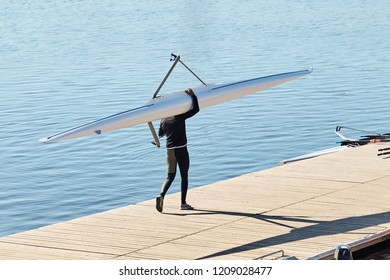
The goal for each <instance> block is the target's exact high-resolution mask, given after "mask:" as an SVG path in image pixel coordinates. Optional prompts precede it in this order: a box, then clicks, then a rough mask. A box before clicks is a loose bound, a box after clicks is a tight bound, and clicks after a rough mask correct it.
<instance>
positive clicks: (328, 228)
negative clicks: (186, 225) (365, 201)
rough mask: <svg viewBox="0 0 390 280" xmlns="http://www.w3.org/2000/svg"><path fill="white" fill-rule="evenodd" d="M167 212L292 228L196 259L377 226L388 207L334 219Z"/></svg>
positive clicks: (387, 214)
mask: <svg viewBox="0 0 390 280" xmlns="http://www.w3.org/2000/svg"><path fill="white" fill-rule="evenodd" d="M166 214H167V215H177V216H188V215H215V214H218V215H221V214H222V215H230V216H236V217H237V216H238V217H244V218H253V219H257V220H261V221H264V222H268V223H273V224H276V225H278V226H282V227H286V228H290V229H291V231H290V232H289V233H287V234H282V235H278V236H274V237H271V238H266V239H262V240H258V241H255V242H251V243H247V244H243V245H240V246H237V247H233V248H230V249H227V250H223V251H220V252H216V253H214V254H211V255H207V256H204V257H201V258H198V260H202V259H210V258H215V257H221V256H225V255H229V254H233V253H240V252H245V251H249V250H253V249H258V248H262V247H269V246H272V245H279V244H283V243H287V242H294V241H298V240H304V239H308V238H313V237H318V236H325V235H332V234H338V233H345V232H348V231H354V230H358V229H362V228H367V227H370V226H376V225H378V224H381V223H383V221H384V220H386V221H390V212H389V211H387V212H383V213H377V214H372V215H366V216H356V217H348V218H343V219H338V220H334V221H321V220H311V219H307V218H305V217H304V216H298V217H286V216H275V215H266V214H251V213H241V212H228V211H208V210H196V212H195V213H194V212H193V213H187V214H181V213H180V214H177V213H175V214H173V213H171V214H169V213H166ZM275 220H276V221H275ZM283 221H292V222H305V223H310V224H312V225H309V226H306V227H302V228H295V227H292V226H289V225H287V224H284V223H283ZM335 245H337V244H335Z"/></svg>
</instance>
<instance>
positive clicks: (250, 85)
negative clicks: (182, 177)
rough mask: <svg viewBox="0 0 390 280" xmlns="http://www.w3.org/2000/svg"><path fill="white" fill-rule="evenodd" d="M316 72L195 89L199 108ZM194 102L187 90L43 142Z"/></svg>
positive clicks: (157, 115) (161, 114) (150, 117)
mask: <svg viewBox="0 0 390 280" xmlns="http://www.w3.org/2000/svg"><path fill="white" fill-rule="evenodd" d="M311 72H312V70H302V71H296V72H288V73H282V74H276V75H270V76H265V77H259V78H254V79H250V80H244V81H239V82H234V83H226V84H220V85H213V86H201V87H197V88H193V91H194V93H195V95H196V96H197V97H198V101H199V107H200V108H206V107H209V106H213V105H216V104H219V103H222V102H226V101H229V100H232V99H236V98H239V97H243V96H246V95H250V94H253V93H256V92H259V91H262V90H265V89H268V88H271V87H274V86H277V85H280V84H283V83H286V82H288V81H291V80H294V79H297V78H300V77H302V76H305V75H307V74H310V73H311ZM191 106H192V101H191V97H190V96H188V95H187V94H186V93H185V92H184V90H183V91H179V92H174V93H171V94H167V95H165V96H158V97H156V98H153V99H151V100H150V101H149V102H147V103H146V104H145V105H144V106H141V107H138V108H134V109H130V110H127V111H124V112H120V113H117V114H114V115H111V116H108V117H105V118H102V119H99V120H96V121H93V122H90V123H87V124H84V125H81V126H77V127H74V128H71V129H68V130H65V131H62V132H59V133H57V134H54V135H51V136H48V137H45V138H42V139H40V140H39V141H41V142H44V143H49V142H54V141H60V140H66V139H72V138H78V137H82V136H87V135H91V134H101V133H103V132H107V131H111V130H117V129H121V128H125V127H130V126H134V125H138V124H142V123H150V122H152V121H154V120H160V119H162V118H166V117H170V116H174V115H179V114H182V113H185V112H187V111H188V110H190V109H191Z"/></svg>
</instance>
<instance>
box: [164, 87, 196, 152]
mask: <svg viewBox="0 0 390 280" xmlns="http://www.w3.org/2000/svg"><path fill="white" fill-rule="evenodd" d="M191 98H192V108H191V109H190V110H189V111H187V112H185V113H183V114H180V115H176V116H173V117H169V118H165V119H162V120H161V122H160V129H159V131H158V136H160V137H162V136H164V135H165V136H166V137H167V149H176V148H182V147H185V146H187V134H186V122H185V120H186V119H188V118H191V117H192V116H194V115H195V114H196V113H198V112H199V103H198V98H197V97H196V95H195V94H194V95H192V96H191Z"/></svg>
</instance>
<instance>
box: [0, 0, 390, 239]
mask: <svg viewBox="0 0 390 280" xmlns="http://www.w3.org/2000/svg"><path fill="white" fill-rule="evenodd" d="M168 2H169V3H168ZM389 14H390V2H389V1H387V0H370V1H365V0H347V1H345V0H340V1H319V0H318V1H316V0H314V1H313V0H301V1H298V0H297V1H289V0H277V1H265V0H264V1H260V0H259V1H254V0H253V1H206V0H200V1H108V0H101V1H43V0H34V1H33V0H26V1H7V0H0V91H1V95H0V96H1V102H0V157H1V170H0V184H1V187H0V209H1V211H0V236H4V235H8V234H12V233H16V232H20V231H24V230H28V229H33V228H37V227H40V226H43V225H47V224H51V223H56V222H60V221H64V220H69V219H72V218H76V217H79V216H84V215H87V214H92V213H96V212H101V211H104V210H107V209H112V208H116V207H120V206H124V205H128V204H133V203H137V202H139V201H143V200H147V199H151V198H154V197H155V196H156V195H157V194H158V193H159V191H160V187H161V184H162V181H163V179H164V178H165V149H163V148H161V149H156V148H155V147H153V146H152V145H151V144H150V140H151V135H150V133H149V130H148V127H147V126H146V125H140V126H136V127H132V128H128V129H124V130H120V131H115V132H111V133H107V134H103V135H100V136H92V137H87V138H82V139H77V140H70V141H64V142H59V143H56V144H52V145H44V144H41V143H39V142H38V141H37V140H38V139H39V138H42V137H44V136H48V135H51V134H53V133H56V132H59V131H61V130H63V129H67V128H70V127H72V126H76V125H79V124H83V123H85V122H88V121H91V120H94V119H96V118H100V117H104V116H106V115H109V114H113V113H117V112H120V111H123V110H127V109H130V108H134V107H137V106H140V105H143V104H144V103H146V102H147V100H149V98H150V97H151V96H152V94H153V92H154V90H155V89H156V88H157V86H158V84H159V82H160V81H161V79H162V78H163V76H164V75H165V73H166V71H167V70H168V68H169V67H170V65H171V63H170V62H169V56H170V53H171V52H175V53H177V54H180V55H181V56H182V59H183V61H184V62H185V63H186V64H187V65H188V66H190V67H191V68H192V69H193V70H194V71H195V72H196V73H197V74H198V75H199V76H201V77H202V78H203V80H205V81H206V82H207V83H210V84H212V83H223V82H231V81H237V80H242V79H248V78H254V77H259V76H263V75H268V74H276V73H281V72H287V71H295V70H302V69H306V68H309V67H313V68H314V72H313V73H312V74H311V75H309V76H307V77H305V78H303V79H299V80H296V81H294V82H290V83H287V84H285V85H283V86H280V87H277V88H274V89H270V90H267V91H265V92H263V93H260V94H256V95H252V96H249V97H245V98H243V99H239V100H234V101H231V102H228V103H224V104H220V105H218V106H214V107H211V108H207V109H205V110H203V111H201V112H200V113H199V115H197V116H196V117H195V118H193V119H191V120H189V121H188V138H189V142H190V145H189V150H190V154H191V164H192V165H191V170H190V185H191V187H192V188H193V187H197V186H201V185H205V184H208V183H212V182H216V181H219V180H223V179H227V178H231V177H234V176H237V175H240V174H244V173H249V172H252V171H258V170H262V169H266V168H269V167H272V166H275V165H276V164H277V163H278V162H279V161H280V160H283V159H286V158H290V157H294V156H298V155H301V154H304V153H307V152H312V151H315V150H320V149H324V148H330V147H333V146H336V145H337V144H336V142H337V141H339V139H338V138H337V136H336V135H335V134H334V133H333V131H334V128H335V126H336V125H347V126H352V127H358V128H362V129H368V130H374V131H375V130H378V131H380V132H389V131H390V128H389V127H388V124H389V117H390V112H389V106H388V104H389V102H390V95H389V77H390V61H389V60H390V51H389V49H390V36H389V35H390V32H389V27H390V20H389ZM197 85H199V82H198V81H197V80H196V79H195V78H194V77H193V76H191V75H190V74H189V73H188V72H186V71H185V70H184V68H183V67H181V66H178V67H177V68H176V69H175V71H174V73H173V75H172V76H171V77H170V79H169V80H168V82H167V84H166V86H165V87H164V88H163V92H162V94H164V93H168V92H171V91H174V90H180V89H183V88H187V87H190V86H197ZM155 125H157V124H155ZM163 144H165V143H163ZM176 191H179V180H178V181H177V182H175V183H174V184H173V185H172V188H171V193H172V192H176Z"/></svg>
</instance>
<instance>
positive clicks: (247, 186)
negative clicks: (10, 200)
mask: <svg viewBox="0 0 390 280" xmlns="http://www.w3.org/2000/svg"><path fill="white" fill-rule="evenodd" d="M384 147H390V144H386V143H377V144H368V145H365V146H362V147H359V148H353V149H347V150H343V151H340V152H336V153H332V154H327V155H322V156H320V157H316V158H312V159H308V160H304V161H299V162H295V163H291V164H287V165H282V166H277V167H275V168H271V169H268V170H264V171H260V172H255V173H251V174H246V175H243V176H240V177H236V178H232V179H229V180H225V181H220V182H217V183H213V184H210V185H207V186H203V187H199V188H195V189H191V190H190V191H189V194H188V200H189V203H191V204H192V205H193V206H195V207H196V210H193V211H181V210H179V209H178V203H179V200H180V198H179V197H180V194H179V193H176V194H172V195H168V196H167V197H166V199H165V205H164V206H165V207H164V213H163V214H161V213H158V212H157V211H156V209H155V201H154V199H153V200H149V201H145V202H142V203H138V204H135V205H130V206H126V207H122V208H119V209H114V210H110V211H107V212H103V213H99V214H95V215H91V216H87V217H82V218H78V219H75V220H71V221H67V222H63V223H59V224H54V225H50V226H46V227H42V228H39V229H35V230H31V231H27V232H23V233H19V234H15V235H11V236H7V237H3V238H0V258H1V259H8V260H10V259H28V260H31V259H39V260H45V259H76V260H81V259H91V260H98V259H110V260H113V259H122V260H124V259H128V260H134V259H142V260H146V259H152V260H156V259H157V260H158V259H190V260H194V259H226V260H229V259H243V260H250V259H259V258H261V257H262V256H264V255H268V254H271V256H272V253H273V252H278V251H279V252H284V254H285V255H287V256H294V257H296V258H298V259H305V258H310V257H311V256H313V255H316V254H319V253H321V252H325V251H327V250H332V249H333V248H334V247H336V246H337V245H339V244H348V243H351V242H356V240H359V239H361V238H364V237H366V236H369V235H372V234H376V233H378V232H386V231H388V230H389V228H390V158H386V156H381V157H378V156H377V150H378V148H384ZM192 180H196V179H195V178H193V179H192ZM389 236H390V233H389V235H386V236H384V237H383V238H384V239H386V238H389ZM280 250H282V251H280ZM274 257H275V256H274Z"/></svg>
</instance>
